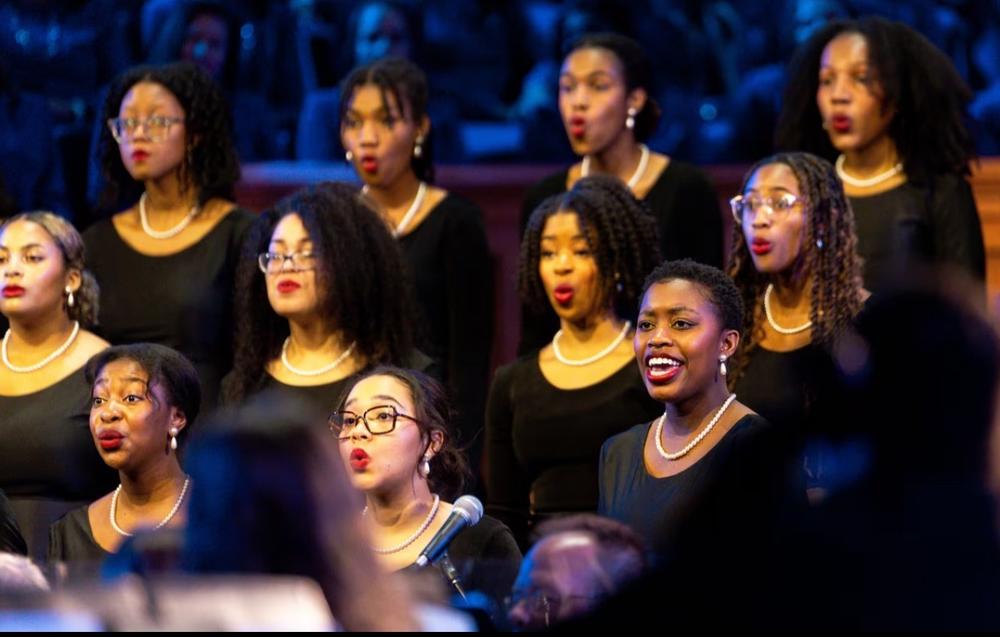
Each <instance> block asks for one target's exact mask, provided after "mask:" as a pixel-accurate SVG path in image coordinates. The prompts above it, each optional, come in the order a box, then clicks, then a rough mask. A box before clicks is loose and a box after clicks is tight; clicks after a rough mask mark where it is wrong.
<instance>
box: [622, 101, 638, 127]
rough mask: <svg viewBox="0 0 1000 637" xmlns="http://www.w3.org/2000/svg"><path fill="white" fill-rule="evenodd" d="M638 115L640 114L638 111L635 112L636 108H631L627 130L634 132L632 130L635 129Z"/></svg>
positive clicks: (626, 120)
mask: <svg viewBox="0 0 1000 637" xmlns="http://www.w3.org/2000/svg"><path fill="white" fill-rule="evenodd" d="M636 113H638V111H636V110H635V107H634V106H632V107H629V109H628V117H626V118H625V128H627V129H629V130H632V129H634V128H635V116H636Z"/></svg>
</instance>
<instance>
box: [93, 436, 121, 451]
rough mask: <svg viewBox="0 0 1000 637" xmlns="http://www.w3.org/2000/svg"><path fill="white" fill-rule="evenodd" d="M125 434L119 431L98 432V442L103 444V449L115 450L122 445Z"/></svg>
mask: <svg viewBox="0 0 1000 637" xmlns="http://www.w3.org/2000/svg"><path fill="white" fill-rule="evenodd" d="M124 438H125V436H123V435H121V434H120V433H119V432H117V431H102V432H101V433H99V434H97V443H98V444H99V445H101V449H104V450H105V451H114V450H115V449H118V448H119V447H121V446H122V440H124Z"/></svg>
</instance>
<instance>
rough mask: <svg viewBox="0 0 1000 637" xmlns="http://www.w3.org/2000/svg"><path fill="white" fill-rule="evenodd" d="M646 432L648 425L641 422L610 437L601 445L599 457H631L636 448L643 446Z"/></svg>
mask: <svg viewBox="0 0 1000 637" xmlns="http://www.w3.org/2000/svg"><path fill="white" fill-rule="evenodd" d="M648 430H649V423H648V422H641V423H639V424H637V425H633V426H631V427H629V428H628V429H626V430H625V431H623V432H621V433H617V434H615V435H613V436H611V437H610V438H608V439H607V440H605V441H604V444H603V445H601V456H602V457H604V458H614V457H617V456H618V455H619V454H624V456H625V457H633V456H634V455H635V450H636V449H637V448H642V447H643V446H645V444H646V432H647V431H648Z"/></svg>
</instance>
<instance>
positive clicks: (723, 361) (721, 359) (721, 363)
mask: <svg viewBox="0 0 1000 637" xmlns="http://www.w3.org/2000/svg"><path fill="white" fill-rule="evenodd" d="M727 371H728V370H727V369H726V355H725V354H723V355H722V356H720V357H719V373H720V374H722V377H723V378H725V377H726V373H727Z"/></svg>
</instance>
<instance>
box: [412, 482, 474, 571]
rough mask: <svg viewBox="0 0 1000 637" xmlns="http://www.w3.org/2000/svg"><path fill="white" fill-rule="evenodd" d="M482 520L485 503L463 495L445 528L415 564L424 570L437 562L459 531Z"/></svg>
mask: <svg viewBox="0 0 1000 637" xmlns="http://www.w3.org/2000/svg"><path fill="white" fill-rule="evenodd" d="M481 519H483V503H482V502H480V501H479V500H478V499H477V498H476V497H475V496H471V495H463V496H462V497H460V498H459V499H457V500H455V504H453V505H451V514H450V515H449V516H448V519H447V520H445V523H444V526H442V527H441V528H440V529H438V532H437V533H435V534H434V537H432V538H431V541H430V542H428V543H427V546H425V547H424V550H423V551H421V552H420V556H419V557H417V560H416V562H414V563H415V564H416V565H417V567H419V568H423V567H425V566H427V565H428V564H433V563H434V562H437V561H438V560H439V559H441V556H442V555H443V554H444V552H445V551H447V550H448V545H449V544H451V541H452V540H454V539H455V536H456V535H458V533H459V531H461V530H462V529H464V528H465V527H467V526H475V525H477V524H479V520H481Z"/></svg>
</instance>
